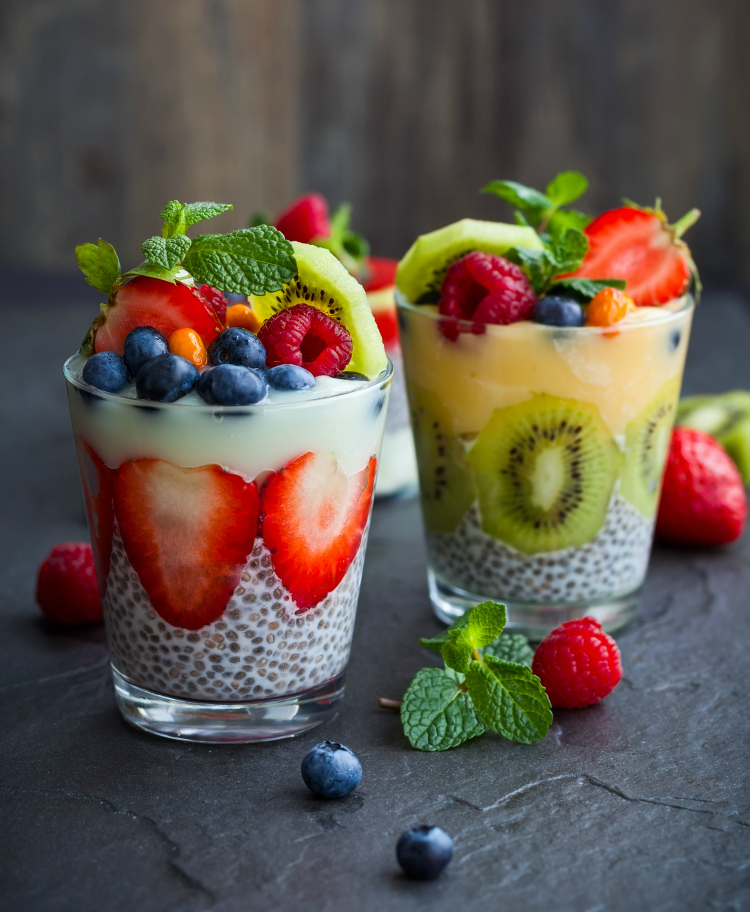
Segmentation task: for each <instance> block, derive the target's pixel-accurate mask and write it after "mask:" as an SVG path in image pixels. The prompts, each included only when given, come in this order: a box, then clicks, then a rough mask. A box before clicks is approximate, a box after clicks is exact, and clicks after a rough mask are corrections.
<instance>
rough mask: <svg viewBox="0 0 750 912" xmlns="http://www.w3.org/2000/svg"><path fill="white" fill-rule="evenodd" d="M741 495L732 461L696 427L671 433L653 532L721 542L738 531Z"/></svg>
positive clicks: (743, 514) (687, 541)
mask: <svg viewBox="0 0 750 912" xmlns="http://www.w3.org/2000/svg"><path fill="white" fill-rule="evenodd" d="M746 519H747V496H746V495H745V486H744V484H743V481H742V477H741V476H740V473H739V472H738V471H737V467H736V466H735V464H734V463H733V462H732V460H731V458H730V457H729V455H728V454H727V452H726V450H725V449H724V448H723V447H722V445H721V444H720V443H718V441H716V440H714V438H713V437H710V436H709V435H708V434H704V433H703V432H702V431H694V430H693V429H692V428H687V427H678V428H675V429H674V431H673V433H672V442H671V444H670V447H669V456H668V457H667V464H666V467H665V469H664V482H663V485H662V491H661V501H660V503H659V513H658V515H657V517H656V534H657V536H658V537H659V538H661V539H664V540H666V541H671V542H675V543H677V544H681V545H709V546H710V545H726V544H729V542H733V541H734V540H735V539H737V538H739V537H740V535H742V530H743V529H744V527H745V520H746Z"/></svg>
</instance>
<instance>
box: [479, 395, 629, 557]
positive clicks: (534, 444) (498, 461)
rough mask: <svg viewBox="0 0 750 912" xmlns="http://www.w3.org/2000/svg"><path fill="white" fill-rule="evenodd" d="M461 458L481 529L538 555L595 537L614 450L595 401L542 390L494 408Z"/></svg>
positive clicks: (616, 462)
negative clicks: (470, 477) (470, 474)
mask: <svg viewBox="0 0 750 912" xmlns="http://www.w3.org/2000/svg"><path fill="white" fill-rule="evenodd" d="M468 460H469V463H470V464H471V466H472V468H473V469H474V474H475V479H476V485H477V490H478V493H479V506H480V510H481V514H482V527H483V528H484V531H485V532H486V533H487V534H488V535H492V536H494V537H495V538H497V539H499V540H500V541H502V542H505V543H506V544H508V545H510V546H511V547H512V548H515V549H516V550H518V551H520V552H521V553H523V554H539V553H541V552H544V551H559V550H562V549H563V548H570V547H572V546H574V545H583V544H587V543H588V542H590V541H592V539H593V538H594V537H595V536H596V533H597V532H598V531H599V529H600V528H601V527H602V524H603V523H604V518H605V515H606V512H607V505H608V504H609V499H610V495H611V494H612V489H613V488H614V484H615V481H616V479H617V471H618V468H619V466H620V452H619V449H618V447H617V444H616V443H615V441H614V440H613V439H612V436H611V434H610V433H609V431H608V429H607V427H606V425H605V424H604V422H603V421H602V418H601V416H600V415H599V411H598V410H597V408H596V406H595V405H592V404H590V403H587V402H578V401H576V400H574V399H558V398H557V397H556V396H549V395H547V394H546V393H542V394H539V395H536V396H532V398H531V399H528V400H527V401H526V402H521V403H520V404H518V405H511V406H508V407H506V408H501V409H496V410H495V411H494V412H493V413H492V417H491V418H490V420H489V421H488V422H487V424H486V425H485V427H484V428H483V429H482V431H481V433H480V434H479V437H478V438H477V441H476V443H475V444H474V446H473V447H472V449H471V450H470V452H469V455H468Z"/></svg>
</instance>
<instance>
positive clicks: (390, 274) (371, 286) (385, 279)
mask: <svg viewBox="0 0 750 912" xmlns="http://www.w3.org/2000/svg"><path fill="white" fill-rule="evenodd" d="M365 269H366V270H367V281H365V282H363V283H362V284H363V286H364V289H365V291H366V292H368V293H369V292H371V291H377V290H378V289H379V288H388V287H390V286H391V285H395V284H396V270H397V269H398V260H390V259H388V258H387V257H367V259H366V260H365Z"/></svg>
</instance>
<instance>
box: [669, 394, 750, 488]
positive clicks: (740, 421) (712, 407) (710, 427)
mask: <svg viewBox="0 0 750 912" xmlns="http://www.w3.org/2000/svg"><path fill="white" fill-rule="evenodd" d="M676 424H681V425H685V426H686V427H691V428H695V429H696V430H697V431H703V432H704V433H706V434H711V435H712V436H713V437H716V439H717V440H718V441H719V443H721V444H722V446H723V447H724V449H725V450H726V451H727V453H729V455H730V456H731V457H732V459H733V460H734V462H735V463H736V465H737V468H738V469H739V471H740V474H741V475H742V480H743V481H744V482H745V484H746V485H748V484H750V392H748V391H747V390H732V391H731V392H728V393H720V394H719V395H717V396H688V397H687V398H685V399H683V400H682V401H681V402H680V404H679V407H678V409H677V421H676Z"/></svg>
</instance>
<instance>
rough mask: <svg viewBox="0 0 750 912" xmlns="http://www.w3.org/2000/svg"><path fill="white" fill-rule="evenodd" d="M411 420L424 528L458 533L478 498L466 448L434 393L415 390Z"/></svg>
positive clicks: (431, 530) (432, 530)
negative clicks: (454, 433) (460, 525)
mask: <svg viewBox="0 0 750 912" xmlns="http://www.w3.org/2000/svg"><path fill="white" fill-rule="evenodd" d="M411 421H412V430H413V432H414V445H415V447H416V451H417V465H418V467H419V487H420V493H421V499H422V516H423V518H424V524H425V527H426V528H427V530H428V531H430V532H446V533H450V532H455V531H456V529H457V528H458V525H459V523H460V522H461V519H462V518H463V516H464V514H465V513H466V511H467V510H468V509H469V507H470V506H471V505H472V503H473V502H474V498H475V494H474V485H473V481H472V474H471V469H470V467H469V464H468V462H467V460H466V450H465V447H464V446H463V444H462V443H461V441H460V440H458V439H457V438H456V437H455V436H454V435H453V433H452V422H451V417H450V414H449V413H448V411H447V410H446V408H445V407H444V406H443V405H442V403H441V402H440V400H439V399H438V397H437V396H436V395H435V394H434V393H432V392H429V391H427V390H423V389H419V388H417V389H415V390H414V391H413V395H412V401H411Z"/></svg>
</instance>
